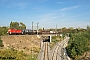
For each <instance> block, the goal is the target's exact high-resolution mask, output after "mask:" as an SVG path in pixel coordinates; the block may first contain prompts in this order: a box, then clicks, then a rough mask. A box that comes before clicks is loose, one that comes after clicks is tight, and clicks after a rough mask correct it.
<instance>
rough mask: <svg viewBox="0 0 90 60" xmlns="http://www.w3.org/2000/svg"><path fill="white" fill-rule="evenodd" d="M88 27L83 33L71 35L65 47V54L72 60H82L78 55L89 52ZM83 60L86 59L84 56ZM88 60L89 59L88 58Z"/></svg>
mask: <svg viewBox="0 0 90 60" xmlns="http://www.w3.org/2000/svg"><path fill="white" fill-rule="evenodd" d="M89 46H90V27H89V26H87V29H86V31H85V32H82V31H80V32H78V33H71V34H70V40H69V42H68V46H67V47H66V49H67V53H68V55H69V57H70V58H72V60H82V58H80V55H83V54H84V52H87V51H89V50H90V47H89ZM83 59H87V58H86V57H85V56H84V58H83ZM88 59H90V58H89V57H88Z"/></svg>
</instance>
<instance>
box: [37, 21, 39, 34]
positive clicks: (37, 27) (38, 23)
mask: <svg viewBox="0 0 90 60" xmlns="http://www.w3.org/2000/svg"><path fill="white" fill-rule="evenodd" d="M38 24H39V22H38V23H37V35H38Z"/></svg>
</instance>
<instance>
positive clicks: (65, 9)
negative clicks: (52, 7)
mask: <svg viewBox="0 0 90 60" xmlns="http://www.w3.org/2000/svg"><path fill="white" fill-rule="evenodd" d="M79 6H81V5H77V6H72V7H66V8H62V9H60V10H57V11H61V12H63V11H67V10H72V9H75V8H78V7H79Z"/></svg>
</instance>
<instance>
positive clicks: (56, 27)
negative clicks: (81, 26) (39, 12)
mask: <svg viewBox="0 0 90 60" xmlns="http://www.w3.org/2000/svg"><path fill="white" fill-rule="evenodd" d="M56 33H57V24H56Z"/></svg>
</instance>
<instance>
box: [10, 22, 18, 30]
mask: <svg viewBox="0 0 90 60" xmlns="http://www.w3.org/2000/svg"><path fill="white" fill-rule="evenodd" d="M10 28H16V29H19V23H18V22H12V21H11V23H10Z"/></svg>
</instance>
